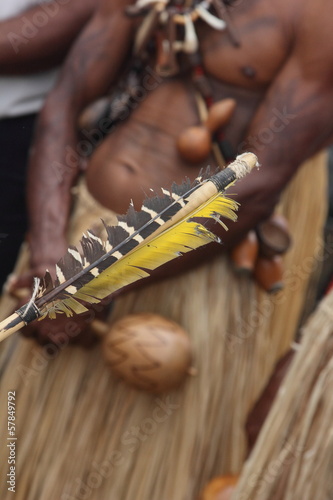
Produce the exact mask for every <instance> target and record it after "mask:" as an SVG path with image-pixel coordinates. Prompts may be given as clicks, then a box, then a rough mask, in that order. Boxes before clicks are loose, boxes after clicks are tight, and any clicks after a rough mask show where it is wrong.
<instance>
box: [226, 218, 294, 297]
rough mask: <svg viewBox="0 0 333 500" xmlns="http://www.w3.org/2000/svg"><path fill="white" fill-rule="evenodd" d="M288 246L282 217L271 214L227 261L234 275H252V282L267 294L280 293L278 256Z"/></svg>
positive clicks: (281, 270)
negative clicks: (234, 272) (238, 273)
mask: <svg viewBox="0 0 333 500" xmlns="http://www.w3.org/2000/svg"><path fill="white" fill-rule="evenodd" d="M290 245H291V236H290V234H289V228H288V223H287V220H286V219H285V217H283V216H282V215H279V214H273V215H272V216H271V217H270V218H268V219H267V220H265V221H263V222H262V223H260V224H259V225H258V226H257V227H256V229H255V230H251V231H249V232H248V234H247V235H246V237H245V238H244V239H243V240H242V241H241V242H240V243H239V244H238V245H236V246H235V247H234V248H233V249H232V251H231V253H230V257H231V260H232V262H233V265H234V268H235V270H236V271H237V272H247V273H250V274H253V277H254V279H255V281H256V282H257V283H258V285H260V286H261V287H262V288H263V289H264V290H266V291H267V292H268V293H275V292H278V291H280V290H281V289H282V288H283V286H284V283H283V260H282V255H283V254H285V253H286V252H287V250H288V249H289V247H290Z"/></svg>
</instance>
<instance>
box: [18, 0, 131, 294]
mask: <svg viewBox="0 0 333 500" xmlns="http://www.w3.org/2000/svg"><path fill="white" fill-rule="evenodd" d="M128 3H131V2H130V1H129V0H128V1H124V0H113V1H110V0H105V2H104V3H102V5H101V8H100V9H99V10H98V12H96V14H95V16H94V17H93V19H92V20H91V21H90V23H88V25H87V26H86V28H85V30H84V31H83V32H82V34H81V35H80V37H79V39H78V40H77V42H76V43H75V44H74V46H73V48H72V50H71V52H70V54H69V56H68V59H67V61H66V63H65V65H64V67H63V71H62V74H61V76H60V80H59V82H58V84H57V86H56V88H55V89H54V91H52V92H51V93H50V95H49V97H48V99H47V101H46V104H45V106H44V109H43V110H42V112H41V114H40V119H39V122H38V126H37V130H36V141H35V144H34V148H33V151H32V154H31V160H30V165H29V178H28V209H29V218H30V228H29V242H30V248H31V255H32V258H31V266H32V269H31V275H40V274H44V271H45V268H49V269H50V270H52V269H53V268H54V265H55V263H56V262H57V261H58V260H59V258H60V257H62V256H63V255H64V253H65V251H66V250H67V243H66V230H67V223H68V218H69V213H70V208H71V192H70V191H71V187H72V185H73V183H74V182H75V180H76V178H77V175H78V172H79V168H80V167H79V163H80V158H79V155H80V150H79V141H78V138H77V134H76V122H77V117H78V114H79V112H80V111H81V110H82V109H83V107H84V106H85V105H86V104H88V103H89V102H91V101H92V100H94V99H95V98H97V97H98V96H101V95H103V94H104V93H105V92H107V90H108V89H109V87H110V85H111V84H112V82H113V80H114V78H115V77H116V75H117V72H118V70H119V68H120V66H121V64H122V63H123V60H124V58H125V56H126V54H127V52H128V49H129V46H130V42H131V37H132V31H133V29H132V23H131V21H130V20H129V19H128V18H127V17H126V16H124V14H123V10H124V8H125V6H126V4H128ZM20 284H21V285H23V284H26V283H22V281H21V283H20Z"/></svg>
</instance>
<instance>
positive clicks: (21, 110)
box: [0, 0, 94, 286]
mask: <svg viewBox="0 0 333 500" xmlns="http://www.w3.org/2000/svg"><path fill="white" fill-rule="evenodd" d="M93 9H94V2H93V1H92V0H68V1H67V2H63V1H62V2H58V1H57V0H55V1H47V0H46V1H44V2H42V3H41V2H40V1H37V0H12V1H11V2H1V4H0V285H1V286H2V285H3V284H4V282H5V280H6V278H7V275H8V274H9V273H10V272H11V270H12V269H13V266H14V263H15V261H16V257H17V253H18V249H19V247H20V245H21V243H22V241H23V238H24V234H25V232H26V228H27V215H26V203H25V196H26V167H27V161H28V155H29V149H30V144H31V140H32V135H33V130H34V124H35V119H36V116H37V113H38V112H39V110H40V108H41V106H42V104H43V102H44V98H45V96H46V95H47V93H48V92H49V91H50V90H51V89H52V87H53V85H54V83H55V80H56V78H57V75H58V71H59V69H58V68H59V65H60V64H61V62H62V60H63V58H64V57H65V55H66V53H67V51H68V48H69V47H70V45H71V43H72V41H73V40H74V38H75V37H76V36H77V34H78V33H79V31H80V30H81V28H82V26H83V25H84V24H85V23H86V21H87V20H88V19H89V17H90V15H91V13H92V12H93Z"/></svg>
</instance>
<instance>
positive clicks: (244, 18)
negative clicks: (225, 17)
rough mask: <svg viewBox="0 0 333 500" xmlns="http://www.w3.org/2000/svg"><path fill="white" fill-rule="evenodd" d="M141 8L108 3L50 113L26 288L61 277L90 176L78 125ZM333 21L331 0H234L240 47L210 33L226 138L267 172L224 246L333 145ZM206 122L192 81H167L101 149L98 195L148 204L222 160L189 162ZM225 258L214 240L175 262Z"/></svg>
mask: <svg viewBox="0 0 333 500" xmlns="http://www.w3.org/2000/svg"><path fill="white" fill-rule="evenodd" d="M131 3H132V2H131V1H125V2H124V1H113V2H110V1H103V0H102V1H101V2H100V6H99V9H98V10H97V12H96V14H95V16H94V17H93V19H92V20H91V21H90V23H89V24H88V25H87V27H86V29H85V30H84V32H83V33H82V35H81V36H80V37H79V38H78V40H77V41H76V43H75V44H74V46H73V49H72V50H71V53H70V55H69V57H68V59H67V62H66V64H65V66H64V70H63V72H62V77H61V79H60V81H59V83H58V85H57V87H56V89H55V90H54V91H53V92H52V93H51V95H50V96H49V98H48V100H47V102H46V105H45V107H44V110H43V111H42V114H41V117H40V121H39V127H38V131H37V135H36V142H35V148H34V152H33V155H32V158H31V163H30V178H29V192H28V195H29V212H30V231H29V243H30V247H31V251H32V259H31V270H30V272H29V273H28V274H27V275H25V276H23V277H22V278H21V279H19V280H18V282H17V283H16V286H23V285H26V284H27V283H29V282H30V279H31V276H32V275H41V274H43V272H44V270H45V268H49V269H51V270H52V269H53V268H54V264H55V262H56V261H57V260H58V259H59V258H60V257H61V256H62V255H63V254H64V253H65V251H66V248H67V243H66V229H67V222H68V218H69V214H70V206H71V196H70V188H71V186H72V185H73V184H74V183H75V181H76V179H77V176H78V173H79V170H80V159H79V157H78V155H77V154H74V155H73V152H75V153H76V147H77V144H78V136H77V132H76V122H77V119H78V116H79V114H80V112H81V111H82V110H83V109H84V108H85V106H86V105H87V104H89V103H90V102H92V101H93V100H95V99H96V98H98V97H99V96H102V95H103V94H105V92H107V90H108V89H109V87H110V85H111V84H112V82H114V81H115V79H116V77H117V75H118V72H119V70H120V68H121V65H122V63H123V61H124V59H125V58H126V56H127V54H128V52H129V48H130V43H131V41H132V36H133V32H134V27H135V26H134V25H133V21H131V20H130V19H128V18H126V17H125V16H124V15H123V9H124V7H125V5H128V4H131ZM331 14H333V6H332V5H331V4H328V3H327V2H324V1H323V0H320V1H319V3H318V2H317V3H314V2H310V1H309V0H307V1H305V2H304V1H301V0H297V1H296V2H288V1H287V0H282V1H278V0H272V1H271V2H264V1H263V0H246V1H245V0H244V1H240V2H235V3H234V4H233V5H231V6H230V7H229V15H230V17H231V19H232V22H233V25H234V28H235V30H236V32H237V34H238V37H239V39H240V42H241V45H240V46H239V47H236V46H234V45H233V43H232V41H231V39H230V36H229V34H228V32H226V31H224V32H214V31H213V30H211V29H207V27H206V26H204V25H202V26H200V40H201V44H202V45H201V46H202V51H203V58H204V65H205V68H206V72H207V75H208V76H209V78H210V80H211V82H212V84H213V88H214V98H215V100H219V99H223V98H226V97H232V98H235V99H236V100H237V108H236V112H235V115H234V117H233V118H232V120H231V122H230V124H229V125H228V126H227V127H226V129H225V135H226V137H227V139H228V140H229V141H230V142H231V143H232V145H233V147H234V149H235V150H236V151H237V152H238V153H241V152H244V151H247V150H249V151H251V152H254V153H255V154H257V155H258V158H259V161H260V163H261V165H262V167H261V168H260V169H259V170H256V169H255V170H254V171H252V173H251V174H250V175H249V176H247V178H246V179H245V180H243V181H240V182H238V183H237V186H235V187H233V188H232V192H233V193H236V195H235V198H236V199H237V201H239V202H240V204H241V206H240V210H239V213H238V215H239V218H238V221H237V223H236V224H229V225H228V226H229V231H228V232H223V234H222V237H223V243H224V246H223V249H224V250H228V249H230V248H231V247H232V246H233V245H235V244H236V243H237V242H239V241H240V240H241V239H242V238H243V237H244V236H245V234H246V233H247V231H249V230H250V229H251V228H253V227H255V226H256V225H257V224H258V222H260V221H262V220H265V219H266V218H267V217H268V216H269V215H270V214H271V213H272V211H273V210H274V207H275V205H276V203H277V202H278V200H279V196H280V193H281V191H282V190H283V188H284V187H285V186H286V185H287V183H288V182H289V180H290V179H291V177H292V176H293V175H294V173H295V172H296V170H297V168H298V166H299V165H300V164H301V163H302V162H303V161H304V160H305V159H306V158H308V157H309V156H311V155H313V154H314V153H315V152H317V151H318V150H320V149H321V148H323V147H325V146H326V145H328V144H330V143H331V142H332V136H333V121H332V119H331V109H332V107H333V86H332V81H333V64H332V61H331V58H332V57H333V56H332V54H333V39H332V37H331V27H332V22H331V19H332V15H331ZM217 61H218V64H217V63H216V62H217ZM158 108H160V110H161V113H163V114H161V113H160V114H159V113H158ZM161 116H162V117H163V120H161ZM197 123H199V117H198V113H197V110H196V106H195V101H194V99H193V94H192V93H191V91H190V90H189V87H188V83H187V80H186V79H184V78H179V79H176V80H174V81H171V82H166V83H163V84H160V85H158V87H157V88H156V89H155V90H154V91H153V92H152V93H150V94H149V95H148V96H147V97H146V98H145V99H144V101H143V102H142V103H141V104H140V106H139V107H138V108H137V109H136V110H135V111H134V112H133V113H132V114H131V116H130V118H129V119H128V120H127V121H126V122H124V123H122V124H121V125H120V126H119V128H118V129H117V130H116V131H115V132H114V133H112V134H111V135H110V136H109V137H108V138H107V139H106V140H105V141H104V142H103V143H102V144H101V145H100V146H99V147H98V148H97V149H96V150H95V152H94V154H93V155H92V157H91V159H90V161H89V162H88V167H87V182H88V187H89V189H90V190H91V192H92V193H93V195H94V196H95V197H96V199H98V200H99V201H101V202H102V203H104V204H105V205H106V206H108V207H109V208H111V209H113V210H115V211H117V212H124V211H126V208H127V206H128V202H129V200H130V198H133V199H134V201H135V203H136V204H139V203H140V202H141V200H142V197H143V192H144V191H145V192H147V191H148V189H149V188H153V189H158V188H159V187H160V186H161V185H162V186H163V185H167V186H169V185H170V184H171V183H172V182H173V181H176V182H181V181H182V180H183V178H184V177H185V176H186V175H189V176H190V177H192V178H193V177H195V176H196V174H197V172H198V170H199V169H200V168H201V167H202V166H205V165H207V164H210V165H212V164H214V163H213V158H208V159H207V161H205V162H203V163H202V164H199V165H197V166H190V165H188V164H186V163H185V162H184V161H183V160H181V159H180V157H179V155H178V152H177V149H176V145H175V139H176V136H177V134H178V133H180V132H181V131H182V130H183V129H184V127H186V126H188V125H194V124H197ZM157 127H158V129H157ZM70 152H71V154H70ZM54 162H57V163H56V164H55V163H54ZM59 171H60V172H61V175H59ZM106 193H107V196H106ZM216 252H221V247H217V246H215V245H213V244H212V245H209V246H208V247H205V248H204V249H203V250H201V251H197V252H194V253H193V254H192V255H189V256H185V257H184V258H182V259H178V260H177V262H176V264H173V266H172V267H173V269H174V270H176V269H177V266H178V267H181V268H182V269H185V268H186V265H187V263H188V264H189V265H190V264H191V265H193V264H194V263H196V264H198V263H201V262H203V261H204V259H205V258H207V256H208V257H210V256H212V255H214V254H216ZM169 273H170V266H169V268H168V274H169Z"/></svg>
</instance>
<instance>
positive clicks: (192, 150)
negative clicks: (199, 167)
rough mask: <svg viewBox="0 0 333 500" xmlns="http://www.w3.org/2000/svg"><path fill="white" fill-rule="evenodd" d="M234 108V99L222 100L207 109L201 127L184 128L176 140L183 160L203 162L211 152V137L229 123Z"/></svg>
mask: <svg viewBox="0 0 333 500" xmlns="http://www.w3.org/2000/svg"><path fill="white" fill-rule="evenodd" d="M235 108H236V101H235V100H234V99H223V100H221V101H219V102H216V103H214V104H213V105H212V106H211V107H210V108H209V109H208V115H207V118H206V120H205V121H204V122H203V123H202V125H196V126H192V127H188V128H186V129H185V130H184V131H183V132H182V133H181V134H180V136H179V137H178V140H177V149H178V152H179V154H180V156H181V157H182V158H183V160H185V161H188V162H190V163H200V162H202V161H204V160H205V159H206V158H207V157H208V156H209V154H210V152H211V150H212V143H213V135H214V134H215V133H216V132H217V131H218V130H219V129H220V128H221V127H223V126H224V125H226V124H227V123H228V122H229V121H230V119H231V117H232V115H233V113H234V111H235Z"/></svg>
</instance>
